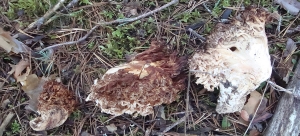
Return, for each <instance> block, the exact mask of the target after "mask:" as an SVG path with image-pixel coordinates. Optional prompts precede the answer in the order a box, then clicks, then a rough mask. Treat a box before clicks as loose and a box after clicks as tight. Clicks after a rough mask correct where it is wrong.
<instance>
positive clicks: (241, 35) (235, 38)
mask: <svg viewBox="0 0 300 136" xmlns="http://www.w3.org/2000/svg"><path fill="white" fill-rule="evenodd" d="M269 18H270V14H269V13H268V12H267V11H265V10H264V9H261V8H255V7H248V8H246V10H245V11H243V12H242V13H241V14H240V15H239V16H237V17H236V19H234V20H233V21H231V22H230V23H229V24H223V23H219V24H217V26H216V27H215V30H214V31H213V32H212V33H211V34H210V35H209V36H208V38H207V48H206V49H204V50H200V51H199V52H197V53H195V54H194V55H193V57H192V58H191V59H190V60H189V63H190V70H191V71H193V72H194V74H195V76H196V77H197V78H198V79H197V81H196V83H197V84H203V85H204V87H205V88H206V89H208V90H209V91H213V89H214V88H215V87H219V88H220V95H219V99H218V105H217V108H216V111H217V112H218V113H232V112H235V111H240V110H241V109H242V108H243V106H244V103H245V101H246V96H247V95H248V94H249V93H250V92H251V91H254V90H255V89H256V88H257V87H258V86H259V85H260V83H262V82H263V81H265V80H267V79H268V78H269V77H270V75H271V71H272V67H271V62H270V55H269V49H268V40H267V36H266V33H265V22H266V21H267V20H268V19H269Z"/></svg>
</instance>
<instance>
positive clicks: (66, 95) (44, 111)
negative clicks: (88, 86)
mask: <svg viewBox="0 0 300 136" xmlns="http://www.w3.org/2000/svg"><path fill="white" fill-rule="evenodd" d="M75 105H76V100H75V95H74V93H73V92H71V91H70V90H68V89H66V88H65V87H64V86H63V85H62V84H61V83H60V82H57V81H54V80H50V81H46V83H45V85H44V87H43V92H42V93H41V94H40V96H39V99H38V111H37V112H38V113H39V114H40V115H41V117H37V118H35V119H33V120H31V121H30V122H29V124H30V126H31V128H32V129H33V130H35V131H43V130H48V129H52V128H55V127H58V126H60V125H62V124H63V123H64V122H65V121H66V120H67V118H68V117H69V115H70V114H71V112H72V111H73V110H74V109H75Z"/></svg>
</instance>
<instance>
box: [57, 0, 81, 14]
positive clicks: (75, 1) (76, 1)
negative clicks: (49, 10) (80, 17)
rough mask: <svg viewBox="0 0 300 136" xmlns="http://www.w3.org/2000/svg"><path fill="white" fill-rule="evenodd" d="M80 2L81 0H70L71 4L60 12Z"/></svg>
mask: <svg viewBox="0 0 300 136" xmlns="http://www.w3.org/2000/svg"><path fill="white" fill-rule="evenodd" d="M78 2H79V0H72V1H70V2H69V4H68V5H67V6H66V8H64V9H62V10H61V11H60V12H64V11H66V10H67V9H69V8H71V7H73V6H75V5H76V4H77V3H78Z"/></svg>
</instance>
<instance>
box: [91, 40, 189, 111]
mask: <svg viewBox="0 0 300 136" xmlns="http://www.w3.org/2000/svg"><path fill="white" fill-rule="evenodd" d="M186 62H187V60H186V57H178V55H177V53H176V52H174V51H171V52H170V51H168V50H167V47H166V45H165V44H163V43H162V42H158V41H155V42H152V43H151V46H150V48H149V49H148V50H146V51H144V52H142V53H139V54H137V55H136V56H135V57H134V58H132V61H131V62H129V63H125V64H121V65H119V66H116V67H113V68H111V69H109V70H108V71H107V72H106V73H105V74H104V75H103V76H102V78H101V79H100V80H95V83H94V85H93V86H92V88H91V93H90V94H89V96H88V97H87V99H86V101H95V102H96V104H97V106H99V107H100V108H101V110H102V112H105V113H109V114H112V115H117V116H118V115H122V114H123V113H127V114H134V113H137V114H140V115H142V116H146V115H148V114H152V113H153V106H157V105H161V104H163V103H171V102H173V101H175V100H176V98H177V97H178V93H179V92H180V91H181V90H183V89H184V88H185V84H184V82H185V76H184V73H183V72H182V70H183V68H184V66H185V65H186ZM137 114H136V115H137Z"/></svg>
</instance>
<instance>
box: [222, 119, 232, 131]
mask: <svg viewBox="0 0 300 136" xmlns="http://www.w3.org/2000/svg"><path fill="white" fill-rule="evenodd" d="M230 126H231V123H230V122H229V120H228V117H227V116H225V117H223V119H222V129H228V128H229V127H230Z"/></svg>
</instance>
